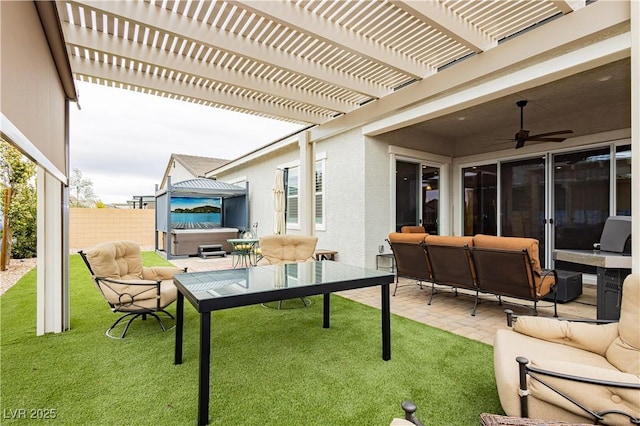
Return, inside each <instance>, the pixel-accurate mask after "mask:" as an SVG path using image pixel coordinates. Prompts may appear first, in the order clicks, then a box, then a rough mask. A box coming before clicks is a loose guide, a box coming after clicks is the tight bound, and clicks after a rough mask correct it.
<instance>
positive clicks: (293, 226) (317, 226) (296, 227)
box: [276, 151, 327, 231]
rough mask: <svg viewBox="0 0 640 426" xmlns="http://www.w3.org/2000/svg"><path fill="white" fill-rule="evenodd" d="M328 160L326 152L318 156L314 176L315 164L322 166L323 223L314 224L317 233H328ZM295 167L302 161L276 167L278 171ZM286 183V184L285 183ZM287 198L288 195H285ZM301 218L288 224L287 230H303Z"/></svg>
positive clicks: (289, 162)
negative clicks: (326, 177)
mask: <svg viewBox="0 0 640 426" xmlns="http://www.w3.org/2000/svg"><path fill="white" fill-rule="evenodd" d="M326 159H327V153H326V152H324V151H323V152H319V153H317V154H316V158H315V161H314V169H313V170H314V175H315V163H317V162H318V161H320V162H321V164H322V222H321V223H314V226H315V230H316V231H326V223H327V216H326V205H327V203H326V199H327V186H326V183H325V182H326V179H325V172H326V166H325V164H326ZM295 167H298V168H299V167H300V160H294V161H288V162H286V163H281V164H278V165H277V166H276V168H277V169H292V168H295ZM285 183H286V182H285ZM298 183H300V175H298ZM314 188H315V182H314ZM285 196H287V194H285ZM313 196H314V198H315V192H314V194H313ZM314 215H315V211H314ZM299 219H300V218H298V222H296V223H291V222H286V223H285V225H286V229H291V230H294V231H299V230H300V229H301V227H300V220H299ZM314 221H315V216H314Z"/></svg>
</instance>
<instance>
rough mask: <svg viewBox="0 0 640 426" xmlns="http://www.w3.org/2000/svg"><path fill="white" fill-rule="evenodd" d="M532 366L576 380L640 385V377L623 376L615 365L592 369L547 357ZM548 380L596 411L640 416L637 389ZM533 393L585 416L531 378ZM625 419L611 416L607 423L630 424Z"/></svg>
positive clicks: (530, 384) (549, 383) (534, 360)
mask: <svg viewBox="0 0 640 426" xmlns="http://www.w3.org/2000/svg"><path fill="white" fill-rule="evenodd" d="M531 366H532V367H536V368H540V369H542V370H549V371H554V372H558V373H561V374H565V375H570V376H575V377H586V378H590V379H596V380H605V381H613V382H621V383H630V384H635V385H640V377H638V376H636V375H633V374H627V373H623V372H621V371H618V370H616V369H614V368H613V367H612V366H608V367H605V366H592V365H586V364H580V363H579V362H575V361H574V360H558V359H555V360H554V359H547V358H545V357H541V358H533V359H531ZM544 381H545V383H546V384H548V385H549V386H552V387H553V388H555V389H557V390H558V391H560V392H562V393H563V394H564V395H566V396H567V397H569V398H573V399H575V400H576V401H579V402H580V403H582V404H584V405H585V406H587V407H589V408H590V409H592V410H594V411H596V412H603V411H606V410H620V411H622V412H626V413H634V415H635V416H640V398H638V391H637V390H635V389H617V388H612V387H609V386H593V385H588V384H584V383H577V382H575V381H570V380H565V379H561V378H556V377H549V376H544ZM529 390H530V391H531V394H532V395H533V396H534V397H535V398H537V399H540V400H542V401H546V402H549V403H552V404H554V405H557V406H559V407H561V408H563V409H565V410H566V411H569V412H572V413H574V414H576V415H581V414H583V413H584V412H583V411H582V409H581V408H579V407H577V406H576V405H575V404H573V403H571V402H570V401H568V400H566V399H565V398H560V397H558V394H557V393H556V392H555V391H553V390H551V389H549V387H547V386H546V385H544V384H542V383H540V382H539V381H537V380H531V379H529ZM625 420H626V417H625V418H618V419H617V420H616V419H615V418H614V417H612V416H611V415H608V416H607V417H606V422H605V424H623V422H624V423H626V421H625Z"/></svg>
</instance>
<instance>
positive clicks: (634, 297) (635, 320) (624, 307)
mask: <svg viewBox="0 0 640 426" xmlns="http://www.w3.org/2000/svg"><path fill="white" fill-rule="evenodd" d="M639 324H640V274H631V275H629V276H627V278H626V279H625V280H624V283H623V286H622V304H621V306H620V322H619V323H618V333H619V335H620V336H619V337H618V338H617V339H615V340H614V341H613V343H611V346H609V348H608V350H607V354H606V356H607V359H608V360H609V362H610V363H611V364H613V365H615V366H616V367H617V368H619V369H620V370H621V371H624V372H627V373H630V374H635V375H638V376H640V330H638V327H639Z"/></svg>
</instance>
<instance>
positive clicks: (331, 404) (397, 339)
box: [0, 252, 502, 426]
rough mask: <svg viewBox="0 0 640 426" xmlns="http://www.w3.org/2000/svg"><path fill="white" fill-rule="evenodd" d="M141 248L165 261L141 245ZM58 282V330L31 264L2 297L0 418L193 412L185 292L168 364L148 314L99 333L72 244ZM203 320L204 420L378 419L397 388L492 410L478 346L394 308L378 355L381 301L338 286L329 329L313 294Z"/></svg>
mask: <svg viewBox="0 0 640 426" xmlns="http://www.w3.org/2000/svg"><path fill="white" fill-rule="evenodd" d="M143 259H144V263H145V264H146V265H162V264H166V261H165V260H164V259H162V258H160V257H159V256H157V255H156V254H155V253H152V252H146V253H143ZM70 286H71V330H70V331H68V332H65V333H61V334H48V335H45V336H40V337H36V336H35V317H36V310H35V309H36V289H35V288H36V274H35V270H34V271H31V272H29V273H28V274H27V275H25V276H24V277H23V278H22V279H21V280H20V281H19V282H18V283H17V284H16V285H15V286H14V287H13V288H11V289H10V290H9V291H8V292H7V293H5V295H3V296H2V298H0V309H1V324H0V325H1V330H0V338H1V341H0V345H1V346H0V349H1V362H2V364H1V366H0V371H1V374H2V375H1V380H2V383H1V394H0V396H1V400H0V412H1V413H0V415H2V418H1V419H0V423H2V424H20V423H27V422H28V421H29V420H24V419H20V418H18V419H15V418H14V419H11V417H12V416H13V417H21V415H18V416H16V413H21V412H20V411H17V410H20V409H24V410H26V411H25V413H26V416H27V417H29V416H30V415H31V414H34V415H36V416H42V415H43V413H45V412H46V411H40V412H38V411H35V410H39V409H40V410H55V416H56V418H55V419H53V420H44V419H40V420H38V421H37V423H38V424H58V425H63V424H64V425H125V424H126V425H190V424H195V422H196V415H197V405H196V404H197V392H198V327H199V323H198V316H197V313H196V312H195V310H194V309H193V308H192V307H191V305H190V304H189V303H188V302H186V301H185V335H184V355H183V364H182V365H178V366H176V365H174V364H173V344H174V335H175V334H174V331H173V330H170V331H168V332H166V333H162V332H160V327H159V326H158V324H157V322H155V320H147V321H140V320H136V321H135V322H134V323H133V324H132V326H131V328H130V329H129V332H128V334H127V338H126V339H124V340H114V339H110V338H108V337H106V336H105V335H104V332H105V330H106V328H107V327H108V326H109V325H111V323H112V322H113V321H114V320H115V319H116V318H117V317H116V315H115V314H113V313H112V312H111V311H110V310H109V307H108V305H107V304H106V303H105V302H104V299H103V298H102V296H101V295H100V294H99V293H98V291H97V290H96V289H95V287H94V286H93V284H92V282H91V280H90V277H89V274H88V271H87V269H86V267H85V266H84V264H83V263H82V259H81V258H80V257H79V256H78V255H73V256H71V258H70ZM169 310H170V311H171V312H172V313H175V306H174V305H172V306H171V307H170V309H169ZM212 328H213V331H212V353H211V356H212V372H211V373H212V376H211V402H210V419H211V424H213V425H296V426H297V425H388V424H389V422H390V421H391V419H392V418H393V417H402V415H403V412H402V410H401V408H400V403H401V402H402V400H404V399H410V400H412V401H413V402H415V403H416V404H417V406H418V411H417V414H418V417H420V418H421V420H422V421H423V422H424V423H425V424H427V425H477V424H478V422H479V415H480V413H482V412H493V413H501V412H502V409H501V408H500V402H499V400H498V395H497V390H496V386H495V379H494V375H493V362H492V348H491V347H490V346H488V345H485V344H483V343H480V342H476V341H473V340H469V339H466V338H464V337H460V336H457V335H454V334H451V333H448V332H445V331H441V330H438V329H435V328H431V327H428V326H425V325H424V324H420V323H417V322H414V321H411V320H408V319H406V318H403V317H399V316H396V315H392V318H391V339H392V340H391V345H392V358H391V361H388V362H385V361H382V358H381V342H380V339H381V337H380V311H379V310H377V309H374V308H371V307H369V306H365V305H362V304H359V303H356V302H353V301H349V300H347V299H344V298H341V297H339V296H335V295H333V296H332V304H331V328H330V329H328V330H327V329H323V328H322V298H321V297H316V298H313V303H312V304H311V306H309V307H307V308H304V309H282V310H276V309H270V308H265V307H263V306H248V307H243V308H236V309H230V310H225V311H216V312H214V313H213V314H212ZM49 413H52V411H49ZM31 421H34V420H31Z"/></svg>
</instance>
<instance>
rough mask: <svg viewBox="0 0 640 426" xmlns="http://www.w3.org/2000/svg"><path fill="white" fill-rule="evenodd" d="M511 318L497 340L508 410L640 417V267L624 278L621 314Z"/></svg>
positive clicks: (571, 417)
mask: <svg viewBox="0 0 640 426" xmlns="http://www.w3.org/2000/svg"><path fill="white" fill-rule="evenodd" d="M511 318H512V315H511V313H510V312H508V325H512V326H513V327H512V328H511V329H503V330H498V332H497V333H496V337H495V342H494V369H495V377H496V384H497V387H498V394H499V396H500V403H501V404H502V408H503V409H504V411H505V413H506V414H507V415H509V416H522V417H529V416H531V417H535V418H540V419H553V420H562V421H570V422H584V423H586V422H596V421H597V422H598V424H616V425H620V424H638V423H640V331H639V330H638V325H639V324H640V274H631V275H629V276H628V277H627V278H626V279H625V281H624V284H623V289H622V302H621V309H620V320H619V321H618V322H610V321H598V320H592V321H589V320H580V321H578V322H573V321H568V320H559V319H555V318H543V317H530V316H525V317H518V318H516V319H515V322H512V321H511ZM623 413H624V414H623Z"/></svg>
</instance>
